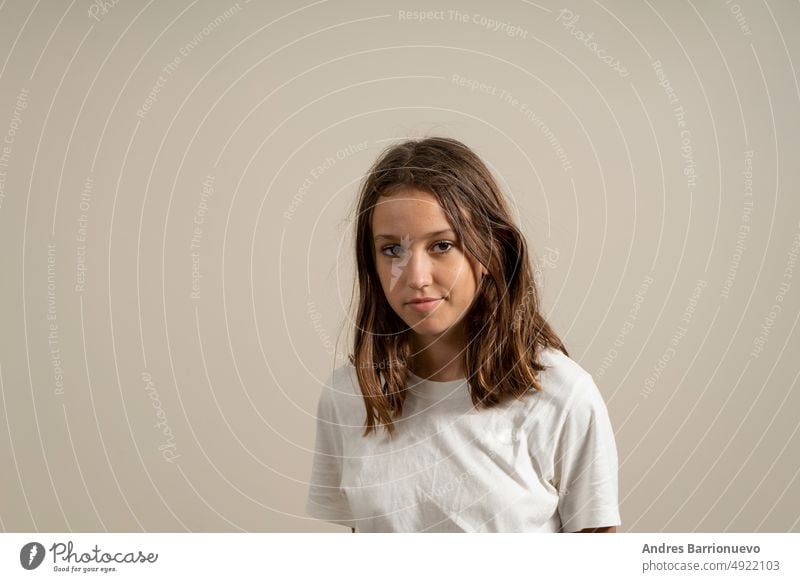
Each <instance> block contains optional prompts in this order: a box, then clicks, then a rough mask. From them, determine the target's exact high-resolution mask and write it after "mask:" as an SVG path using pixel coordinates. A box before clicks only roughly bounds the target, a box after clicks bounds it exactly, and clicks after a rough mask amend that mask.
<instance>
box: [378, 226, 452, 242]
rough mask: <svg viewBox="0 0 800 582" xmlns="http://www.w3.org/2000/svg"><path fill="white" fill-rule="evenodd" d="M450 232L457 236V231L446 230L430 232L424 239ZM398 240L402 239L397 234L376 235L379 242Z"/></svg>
mask: <svg viewBox="0 0 800 582" xmlns="http://www.w3.org/2000/svg"><path fill="white" fill-rule="evenodd" d="M448 232H450V233H453V234H455V231H454V230H453V229H452V228H446V229H444V230H437V231H435V232H429V233H428V234H423V235H422V238H433V237H435V236H439V235H442V234H445V233H448ZM398 238H401V237H399V236H397V235H396V234H376V235H375V240H378V239H389V240H392V239H398Z"/></svg>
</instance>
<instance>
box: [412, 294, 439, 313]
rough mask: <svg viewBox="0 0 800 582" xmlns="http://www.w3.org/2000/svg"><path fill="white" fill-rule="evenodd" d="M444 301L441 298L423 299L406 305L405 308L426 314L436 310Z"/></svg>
mask: <svg viewBox="0 0 800 582" xmlns="http://www.w3.org/2000/svg"><path fill="white" fill-rule="evenodd" d="M443 300H444V299H443V298H442V297H424V298H422V299H414V300H413V301H409V302H408V303H406V306H408V307H409V308H411V309H413V310H414V311H418V312H420V313H428V312H430V311H433V310H434V309H436V307H438V306H439V304H440V303H441V302H442V301H443Z"/></svg>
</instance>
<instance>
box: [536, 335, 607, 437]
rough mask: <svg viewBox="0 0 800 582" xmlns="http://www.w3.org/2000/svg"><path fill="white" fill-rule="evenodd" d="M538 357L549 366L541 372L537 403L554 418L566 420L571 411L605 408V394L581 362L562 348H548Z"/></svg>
mask: <svg viewBox="0 0 800 582" xmlns="http://www.w3.org/2000/svg"><path fill="white" fill-rule="evenodd" d="M539 361H540V362H541V363H542V364H543V365H544V366H546V369H545V370H543V371H541V372H539V376H538V379H539V384H540V386H541V391H539V392H537V393H536V397H535V398H534V402H535V406H536V407H538V408H539V410H540V411H541V410H542V409H545V410H547V412H549V416H550V417H551V418H552V419H553V420H554V421H555V420H563V419H564V417H565V416H566V414H567V413H568V412H569V411H573V412H574V413H578V414H580V415H583V414H586V413H589V414H591V412H592V411H593V410H597V409H601V408H604V404H603V399H602V395H601V394H600V390H599V388H598V387H597V385H596V384H595V382H594V379H593V378H592V375H591V374H589V372H587V371H586V370H585V369H584V368H583V367H582V366H581V365H580V364H578V363H577V362H576V361H575V360H573V359H572V358H570V357H569V356H567V355H566V354H565V353H564V352H562V351H561V350H558V349H555V348H545V349H543V350H542V351H541V352H540V353H539Z"/></svg>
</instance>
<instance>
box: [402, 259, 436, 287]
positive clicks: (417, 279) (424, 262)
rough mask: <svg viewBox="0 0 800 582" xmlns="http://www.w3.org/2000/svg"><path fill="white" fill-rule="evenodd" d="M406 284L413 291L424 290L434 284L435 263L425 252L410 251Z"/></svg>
mask: <svg viewBox="0 0 800 582" xmlns="http://www.w3.org/2000/svg"><path fill="white" fill-rule="evenodd" d="M405 269H406V283H407V284H408V286H409V287H411V288H412V289H423V288H425V287H428V286H429V285H431V283H433V262H432V260H431V258H430V257H429V256H428V253H426V252H424V251H417V250H414V251H411V250H409V258H408V263H407V264H406V267H405Z"/></svg>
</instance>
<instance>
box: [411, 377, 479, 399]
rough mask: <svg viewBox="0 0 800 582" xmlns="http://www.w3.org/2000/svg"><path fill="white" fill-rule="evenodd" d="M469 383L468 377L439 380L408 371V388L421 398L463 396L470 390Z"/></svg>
mask: <svg viewBox="0 0 800 582" xmlns="http://www.w3.org/2000/svg"><path fill="white" fill-rule="evenodd" d="M468 384H469V383H468V380H467V378H458V379H456V380H447V381H445V382H437V381H435V380H428V379H427V378H420V377H419V376H417V375H416V374H414V373H413V372H412V371H411V370H409V371H408V389H409V390H410V391H411V392H413V393H414V394H415V395H417V396H419V397H420V398H425V399H429V400H442V399H445V398H457V397H459V396H463V395H464V394H465V393H467V392H468V390H469V386H468Z"/></svg>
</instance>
